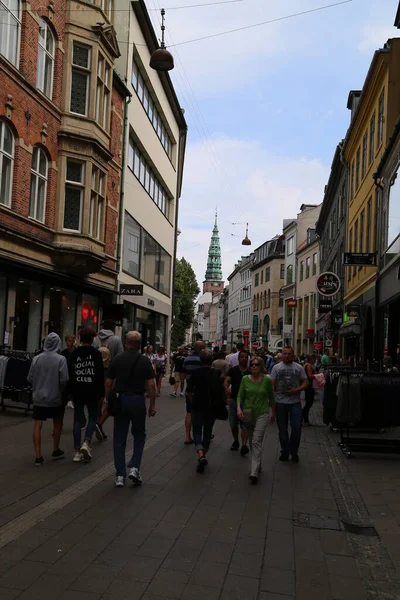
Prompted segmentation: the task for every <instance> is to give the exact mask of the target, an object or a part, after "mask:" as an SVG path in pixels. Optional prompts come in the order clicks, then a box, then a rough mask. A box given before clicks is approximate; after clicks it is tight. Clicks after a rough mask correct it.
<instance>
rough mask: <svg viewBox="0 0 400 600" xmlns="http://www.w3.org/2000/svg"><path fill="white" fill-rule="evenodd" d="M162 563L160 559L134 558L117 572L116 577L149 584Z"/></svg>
mask: <svg viewBox="0 0 400 600" xmlns="http://www.w3.org/2000/svg"><path fill="white" fill-rule="evenodd" d="M161 563H162V559H161V558H151V557H148V556H134V557H133V558H129V560H128V561H127V562H126V563H125V565H124V567H123V568H122V569H121V571H120V572H119V575H118V577H120V578H121V579H125V580H127V581H143V582H147V583H149V582H150V581H151V580H152V578H153V577H154V575H155V574H156V572H157V571H158V569H159V568H160V566H161Z"/></svg>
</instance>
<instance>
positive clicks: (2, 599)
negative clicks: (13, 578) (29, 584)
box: [0, 588, 21, 600]
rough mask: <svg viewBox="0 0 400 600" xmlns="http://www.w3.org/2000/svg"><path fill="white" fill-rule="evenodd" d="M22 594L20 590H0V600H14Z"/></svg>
mask: <svg viewBox="0 0 400 600" xmlns="http://www.w3.org/2000/svg"><path fill="white" fill-rule="evenodd" d="M20 593H21V591H20V590H11V589H5V588H0V600H14V598H16V597H17V596H19V594H20Z"/></svg>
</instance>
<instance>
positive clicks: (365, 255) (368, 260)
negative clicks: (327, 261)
mask: <svg viewBox="0 0 400 600" xmlns="http://www.w3.org/2000/svg"><path fill="white" fill-rule="evenodd" d="M343 263H344V265H345V267H349V266H359V267H376V252H345V253H344V260H343Z"/></svg>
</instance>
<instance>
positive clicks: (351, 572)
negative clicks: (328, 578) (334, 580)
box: [325, 554, 358, 578]
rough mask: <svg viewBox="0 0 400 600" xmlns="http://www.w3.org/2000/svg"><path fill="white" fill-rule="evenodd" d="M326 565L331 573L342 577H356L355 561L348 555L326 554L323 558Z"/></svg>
mask: <svg viewBox="0 0 400 600" xmlns="http://www.w3.org/2000/svg"><path fill="white" fill-rule="evenodd" d="M325 561H326V566H327V569H328V571H329V573H330V574H331V575H340V576H342V577H355V578H356V577H357V576H358V569H357V562H356V561H355V559H354V558H352V557H350V556H338V555H333V554H332V555H328V556H326V558H325Z"/></svg>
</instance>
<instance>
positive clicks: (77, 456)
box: [72, 450, 83, 463]
mask: <svg viewBox="0 0 400 600" xmlns="http://www.w3.org/2000/svg"><path fill="white" fill-rule="evenodd" d="M72 460H73V462H76V463H78V462H82V461H83V454H82V452H79V450H78V451H77V452H75V454H74V458H73V459H72Z"/></svg>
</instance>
